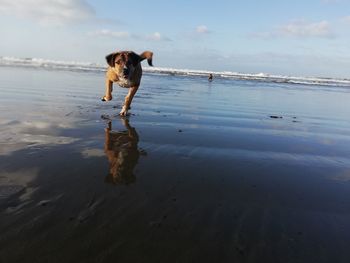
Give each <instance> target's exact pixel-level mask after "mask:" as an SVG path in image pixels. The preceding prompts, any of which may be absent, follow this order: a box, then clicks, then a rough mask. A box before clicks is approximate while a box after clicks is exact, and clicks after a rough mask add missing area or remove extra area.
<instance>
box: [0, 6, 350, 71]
mask: <svg viewBox="0 0 350 263" xmlns="http://www.w3.org/2000/svg"><path fill="white" fill-rule="evenodd" d="M0 24H1V26H0V35H1V39H2V41H0V56H14V57H37V58H45V59H54V60H67V61H86V62H97V63H101V64H102V63H104V57H105V55H106V54H108V53H110V52H112V51H114V50H121V49H123V50H134V51H136V52H139V53H140V52H142V51H144V50H151V51H153V52H154V64H155V65H156V66H158V67H170V68H188V69H204V70H214V71H235V72H243V73H261V72H263V73H271V74H283V75H298V76H323V77H344V78H350V0H307V1H306V0H303V1H302V0H294V1H277V0H275V1H272V0H265V1H257V0H256V1H252V0H245V1H243V0H242V1H232V0H231V1H219V0H218V1H203V0H202V1H197V0H196V1H193V0H192V1H191V0H187V1H182V0H181V1H175V0H174V1H158V0H148V1H137V0H134V1H125V0H124V1H103V0H16V1H14V0H0Z"/></svg>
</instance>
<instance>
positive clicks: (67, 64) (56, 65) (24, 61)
mask: <svg viewBox="0 0 350 263" xmlns="http://www.w3.org/2000/svg"><path fill="white" fill-rule="evenodd" d="M0 66H20V67H32V68H45V69H55V70H69V71H88V72H104V71H105V70H106V66H105V65H100V64H97V63H89V62H76V61H56V60H47V59H40V58H15V57H0ZM143 70H144V72H147V73H151V74H152V73H153V74H167V75H182V76H199V77H207V76H208V75H209V74H210V73H211V74H213V75H214V77H216V78H218V77H219V78H229V79H237V80H251V81H264V82H274V83H290V84H304V85H319V86H336V87H350V79H334V78H321V77H296V76H283V75H272V74H267V73H254V74H253V73H251V74H249V73H239V72H231V71H209V70H193V69H175V68H159V67H144V68H143Z"/></svg>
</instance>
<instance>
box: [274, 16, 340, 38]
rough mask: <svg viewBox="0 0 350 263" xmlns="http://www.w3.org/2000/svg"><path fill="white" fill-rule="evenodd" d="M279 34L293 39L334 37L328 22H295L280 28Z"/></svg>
mask: <svg viewBox="0 0 350 263" xmlns="http://www.w3.org/2000/svg"><path fill="white" fill-rule="evenodd" d="M277 33H278V34H280V35H283V36H291V37H326V38H329V37H333V36H334V34H333V32H332V30H331V26H330V23H329V22H328V21H321V22H316V23H308V22H306V21H304V20H300V21H294V22H291V23H289V24H286V25H282V26H279V27H278V29H277Z"/></svg>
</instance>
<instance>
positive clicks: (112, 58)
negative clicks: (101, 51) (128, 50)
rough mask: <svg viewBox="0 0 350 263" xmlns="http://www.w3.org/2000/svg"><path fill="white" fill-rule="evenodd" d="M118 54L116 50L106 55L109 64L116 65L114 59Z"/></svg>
mask: <svg viewBox="0 0 350 263" xmlns="http://www.w3.org/2000/svg"><path fill="white" fill-rule="evenodd" d="M117 55H118V52H115V53H111V54H109V55H107V56H106V61H107V64H108V65H109V66H111V67H114V59H115V57H116V56H117Z"/></svg>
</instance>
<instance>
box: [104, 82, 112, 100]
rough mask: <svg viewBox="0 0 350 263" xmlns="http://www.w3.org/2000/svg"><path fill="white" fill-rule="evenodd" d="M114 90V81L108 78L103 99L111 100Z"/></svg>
mask: <svg viewBox="0 0 350 263" xmlns="http://www.w3.org/2000/svg"><path fill="white" fill-rule="evenodd" d="M112 91H113V82H112V81H111V80H109V79H108V78H107V79H106V92H105V95H104V96H103V97H102V101H109V100H111V99H112Z"/></svg>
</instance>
